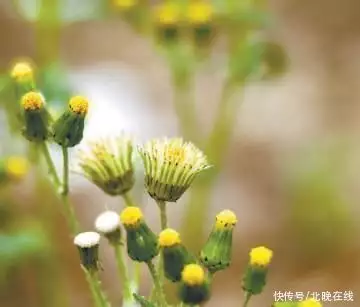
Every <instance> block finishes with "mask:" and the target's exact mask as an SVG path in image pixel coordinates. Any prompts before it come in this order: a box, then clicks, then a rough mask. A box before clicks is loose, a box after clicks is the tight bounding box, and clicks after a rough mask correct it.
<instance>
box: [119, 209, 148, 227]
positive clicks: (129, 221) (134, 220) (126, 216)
mask: <svg viewBox="0 0 360 307" xmlns="http://www.w3.org/2000/svg"><path fill="white" fill-rule="evenodd" d="M120 220H121V222H122V223H123V224H124V226H126V227H136V226H137V225H138V224H139V223H140V222H141V221H142V220H143V214H142V212H141V210H140V208H138V207H132V206H130V207H126V208H125V209H124V210H123V211H122V212H121V214H120Z"/></svg>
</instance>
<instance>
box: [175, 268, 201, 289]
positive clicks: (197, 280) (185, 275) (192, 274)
mask: <svg viewBox="0 0 360 307" xmlns="http://www.w3.org/2000/svg"><path fill="white" fill-rule="evenodd" d="M181 279H182V281H183V282H184V283H185V284H187V285H189V286H197V285H201V284H203V283H204V281H205V272H204V269H203V268H202V267H201V266H200V265H198V264H188V265H186V266H185V267H184V269H183V271H182V273H181Z"/></svg>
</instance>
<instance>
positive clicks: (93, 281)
mask: <svg viewBox="0 0 360 307" xmlns="http://www.w3.org/2000/svg"><path fill="white" fill-rule="evenodd" d="M82 269H83V271H84V272H85V277H86V281H87V282H88V284H89V288H90V291H91V295H92V297H93V300H94V303H95V304H94V306H95V307H109V306H110V304H109V303H108V302H107V299H106V296H105V294H104V293H103V291H102V289H101V286H100V280H99V277H98V274H97V272H95V271H88V270H87V269H85V268H84V267H82Z"/></svg>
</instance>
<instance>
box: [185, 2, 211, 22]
mask: <svg viewBox="0 0 360 307" xmlns="http://www.w3.org/2000/svg"><path fill="white" fill-rule="evenodd" d="M213 15H214V10H213V7H212V5H211V4H210V3H207V2H205V1H196V2H192V3H190V4H189V7H188V12H187V19H188V21H189V23H191V24H194V25H199V24H207V23H209V22H211V20H212V18H213Z"/></svg>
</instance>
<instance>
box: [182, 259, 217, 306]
mask: <svg viewBox="0 0 360 307" xmlns="http://www.w3.org/2000/svg"><path fill="white" fill-rule="evenodd" d="M179 297H180V299H181V301H182V302H183V303H185V304H191V305H192V304H193V305H196V304H201V303H203V302H206V301H207V300H208V299H209V298H210V283H209V280H208V278H207V276H206V275H205V271H204V269H203V268H202V267H201V266H200V265H198V264H188V265H186V266H185V267H184V270H183V271H182V274H181V283H180V286H179Z"/></svg>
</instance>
